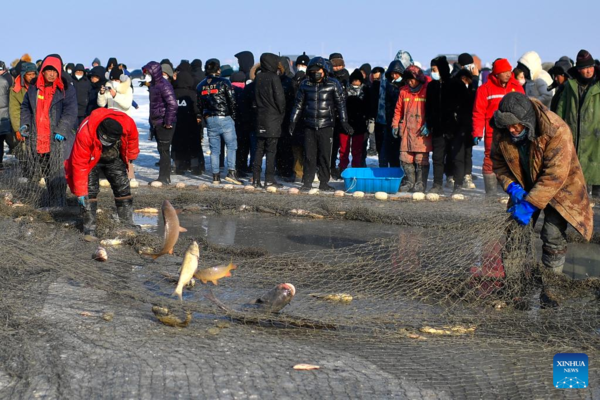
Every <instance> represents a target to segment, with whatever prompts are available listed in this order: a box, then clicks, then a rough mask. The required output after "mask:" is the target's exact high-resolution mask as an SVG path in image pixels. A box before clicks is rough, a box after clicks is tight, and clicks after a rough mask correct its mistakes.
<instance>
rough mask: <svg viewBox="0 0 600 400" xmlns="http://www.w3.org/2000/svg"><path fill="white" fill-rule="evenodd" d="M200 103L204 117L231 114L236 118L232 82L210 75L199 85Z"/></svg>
mask: <svg viewBox="0 0 600 400" xmlns="http://www.w3.org/2000/svg"><path fill="white" fill-rule="evenodd" d="M196 90H197V92H198V103H199V105H200V109H201V110H202V115H204V117H214V116H222V117H227V116H231V117H232V118H233V119H234V120H235V119H236V113H235V111H236V104H235V97H234V94H233V89H232V88H231V83H230V82H229V81H228V80H227V79H225V78H220V77H218V76H215V75H209V76H208V77H207V78H205V79H204V80H203V81H202V82H200V84H199V85H198V87H197V89H196Z"/></svg>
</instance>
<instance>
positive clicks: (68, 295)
mask: <svg viewBox="0 0 600 400" xmlns="http://www.w3.org/2000/svg"><path fill="white" fill-rule="evenodd" d="M9 176H10V175H9ZM4 188H5V191H4V193H5V194H6V193H8V192H7V191H6V186H4ZM11 193H12V199H13V200H12V201H10V202H6V201H4V202H3V204H0V216H2V218H1V219H0V230H1V231H2V232H3V235H4V236H3V241H2V257H1V258H0V274H1V276H2V280H0V292H1V293H2V298H1V299H0V321H2V322H1V324H0V365H1V367H0V397H5V398H15V397H17V398H18V397H21V398H29V397H34V396H35V395H36V394H38V395H42V397H49V398H54V397H56V398H60V397H63V398H64V397H78V398H95V397H99V398H100V397H107V398H111V397H144V398H176V397H205V398H245V397H252V396H250V394H253V395H255V396H256V397H258V398H272V397H282V396H283V397H286V396H287V397H307V396H311V395H313V396H314V393H319V396H323V397H368V398H390V397H399V398H555V397H563V396H564V395H565V393H566V392H561V391H558V390H556V389H554V388H553V382H552V357H553V356H554V354H556V353H559V352H574V353H577V352H585V353H587V354H588V355H589V357H590V360H594V359H595V358H596V357H597V356H598V355H599V352H598V348H600V335H599V333H600V331H599V329H600V326H599V321H600V319H599V318H598V317H599V311H600V301H599V300H598V296H599V293H600V282H599V281H598V280H597V279H591V278H590V279H586V280H582V281H573V280H569V279H567V278H564V277H554V276H552V275H548V274H546V271H545V270H544V269H543V267H541V266H540V265H539V264H538V258H539V255H536V250H535V249H536V244H535V237H536V234H535V232H533V229H532V228H530V227H526V228H524V227H520V226H518V225H516V224H515V223H514V222H513V221H512V220H509V219H508V218H507V215H506V212H505V211H504V206H503V205H501V204H499V203H498V202H493V201H483V200H482V199H477V200H470V201H464V202H460V201H449V200H443V201H438V202H413V201H411V200H402V199H401V200H394V201H387V202H381V201H376V200H374V199H361V200H357V199H351V198H335V197H333V196H308V195H298V196H291V195H284V194H267V193H247V192H245V191H240V190H230V191H228V190H223V189H220V190H197V189H193V190H192V189H189V190H179V191H178V190H174V189H169V190H160V191H159V190H152V189H148V188H144V189H143V190H142V189H140V190H139V191H138V193H136V195H135V207H136V208H142V207H159V206H160V203H161V202H162V200H163V199H170V200H171V202H172V203H173V205H174V206H175V207H176V208H178V209H180V210H182V214H180V215H187V216H188V218H189V216H194V215H196V216H198V217H199V218H200V217H201V216H202V215H207V214H211V213H212V214H215V213H216V214H232V215H238V216H240V217H242V216H243V215H244V214H247V213H252V214H256V213H261V214H268V215H269V216H272V218H284V217H286V218H289V217H293V218H307V219H316V220H318V219H339V220H359V221H366V222H370V223H373V224H380V225H381V226H390V225H392V226H394V227H395V228H396V229H397V234H395V235H394V236H392V237H387V238H380V239H374V240H371V241H368V242H366V243H363V244H358V245H354V246H349V247H344V248H333V249H321V250H307V251H302V252H293V253H285V254H272V253H270V252H268V251H266V250H264V249H260V248H240V247H237V246H220V245H215V244H211V243H209V242H208V241H207V240H206V239H204V238H203V237H201V236H197V237H190V236H182V237H180V239H179V242H178V243H177V245H176V246H175V256H163V257H160V258H158V259H157V260H152V259H151V258H149V257H147V256H144V255H142V254H140V252H152V251H156V250H158V249H160V247H161V245H162V239H161V237H159V235H158V234H156V233H152V232H133V233H132V232H128V231H127V230H124V229H123V227H122V226H120V225H119V224H118V223H115V222H114V219H113V218H112V216H111V214H112V212H111V207H112V204H113V203H112V197H111V196H110V195H108V194H107V193H106V192H104V193H102V194H101V195H100V196H99V201H100V208H101V209H102V212H101V213H100V214H99V221H98V225H99V236H100V238H101V239H114V238H117V237H119V238H120V240H121V241H122V242H121V245H120V246H118V247H109V248H108V261H106V262H103V263H101V262H98V261H95V260H93V259H92V254H93V253H94V250H95V249H96V246H97V245H98V243H88V242H86V241H84V240H83V239H82V235H81V234H80V233H79V231H78V230H77V229H75V227H74V224H73V223H72V220H73V219H74V216H76V214H77V212H76V211H75V210H76V209H75V208H73V210H72V211H71V213H70V214H69V211H68V210H65V211H63V212H62V214H61V213H60V212H58V211H56V210H55V211H54V212H53V213H51V214H49V213H47V212H40V211H36V210H35V208H31V207H30V206H28V205H24V206H23V207H14V204H12V205H11V203H14V202H15V201H17V198H18V197H19V195H20V193H21V192H18V191H16V190H13V191H12V192H11ZM25 203H29V204H31V203H30V202H29V201H27V202H25ZM257 234H260V232H257ZM315 234H318V232H315ZM191 239H195V240H197V241H198V242H199V244H200V248H201V250H200V267H199V268H201V269H202V268H206V267H209V266H216V265H227V264H228V263H230V262H233V263H234V264H235V265H236V266H237V269H235V270H233V271H232V276H231V277H225V278H222V279H220V280H219V281H218V285H216V286H215V285H213V284H211V283H208V284H202V283H200V282H199V281H196V282H195V285H194V286H192V285H188V286H187V287H186V289H185V290H184V293H183V301H181V302H180V301H179V300H178V299H177V298H176V297H173V296H172V293H173V290H174V288H175V280H176V279H177V277H178V270H179V267H180V265H181V257H182V256H183V254H184V252H185V250H186V248H187V247H188V245H189V244H190V243H191ZM542 282H544V283H545V284H546V285H551V286H552V287H553V288H555V289H556V292H557V293H559V295H560V303H561V306H560V307H559V308H557V309H549V310H542V309H540V304H539V300H538V298H539V294H540V287H541V283H542ZM280 283H291V284H293V285H294V286H295V288H296V294H295V297H294V298H293V299H292V301H291V302H290V304H289V305H287V306H286V307H285V308H283V309H282V310H281V311H280V312H278V313H269V312H264V311H261V310H260V309H257V308H256V307H252V305H251V304H250V303H251V300H254V299H257V298H258V297H260V296H261V295H263V294H264V293H265V292H267V291H269V290H271V289H272V288H273V287H275V286H276V285H278V284H280ZM153 306H155V307H161V308H162V309H163V310H166V313H168V315H169V316H170V317H171V321H176V322H177V323H178V324H180V325H182V326H185V325H187V326H186V327H184V328H174V327H167V326H164V325H162V324H161V323H160V322H159V321H158V320H157V318H156V316H155V315H154V314H153V311H152V307H153ZM187 322H189V324H187ZM299 359H301V360H317V361H318V362H319V364H320V365H321V367H322V370H321V372H319V373H317V374H314V375H310V376H307V375H304V376H297V375H296V376H294V375H290V374H289V369H290V365H292V364H293V362H292V360H299ZM592 362H594V361H592ZM126 382H130V383H131V384H127V383H126ZM599 383H600V376H599V375H598V372H597V369H593V368H590V389H586V390H576V391H570V392H569V396H571V397H574V398H597V397H598V396H599V395H600V392H598V388H597V386H598V384H599ZM315 391H318V392H315Z"/></svg>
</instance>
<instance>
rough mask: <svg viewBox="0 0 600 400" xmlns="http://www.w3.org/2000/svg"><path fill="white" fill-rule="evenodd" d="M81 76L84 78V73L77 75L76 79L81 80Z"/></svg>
mask: <svg viewBox="0 0 600 400" xmlns="http://www.w3.org/2000/svg"><path fill="white" fill-rule="evenodd" d="M81 78H83V75H75V79H77V80H80V79H81Z"/></svg>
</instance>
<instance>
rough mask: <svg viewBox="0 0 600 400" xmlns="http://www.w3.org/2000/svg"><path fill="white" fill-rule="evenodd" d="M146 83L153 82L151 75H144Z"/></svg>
mask: <svg viewBox="0 0 600 400" xmlns="http://www.w3.org/2000/svg"><path fill="white" fill-rule="evenodd" d="M144 82H152V75H150V74H146V75H144Z"/></svg>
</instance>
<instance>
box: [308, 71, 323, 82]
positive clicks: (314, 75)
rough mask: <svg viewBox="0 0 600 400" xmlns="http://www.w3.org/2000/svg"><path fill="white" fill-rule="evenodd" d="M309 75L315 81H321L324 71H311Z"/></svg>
mask: <svg viewBox="0 0 600 400" xmlns="http://www.w3.org/2000/svg"><path fill="white" fill-rule="evenodd" d="M309 75H310V79H311V80H312V81H313V82H319V81H320V80H321V79H322V78H323V73H322V72H311V73H310V74H309Z"/></svg>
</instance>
